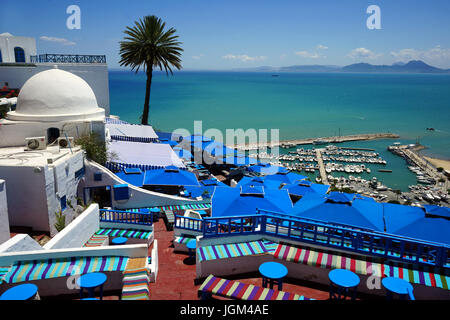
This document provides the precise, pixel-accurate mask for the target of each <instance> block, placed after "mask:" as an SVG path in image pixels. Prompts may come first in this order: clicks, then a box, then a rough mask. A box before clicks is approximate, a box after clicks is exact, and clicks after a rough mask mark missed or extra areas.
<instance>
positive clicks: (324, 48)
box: [316, 44, 328, 50]
mask: <svg viewBox="0 0 450 320" xmlns="http://www.w3.org/2000/svg"><path fill="white" fill-rule="evenodd" d="M316 49H317V50H327V49H328V47H327V46H324V45H323V44H319V45H317V47H316Z"/></svg>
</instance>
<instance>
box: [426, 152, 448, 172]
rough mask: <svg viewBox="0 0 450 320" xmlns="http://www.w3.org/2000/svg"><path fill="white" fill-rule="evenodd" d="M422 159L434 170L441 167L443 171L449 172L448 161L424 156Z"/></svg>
mask: <svg viewBox="0 0 450 320" xmlns="http://www.w3.org/2000/svg"><path fill="white" fill-rule="evenodd" d="M423 158H424V159H426V160H427V161H429V162H430V163H431V164H432V165H433V166H435V167H436V168H439V167H442V168H444V170H449V171H450V160H443V159H436V158H430V157H425V156H424V157H423Z"/></svg>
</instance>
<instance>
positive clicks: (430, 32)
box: [0, 0, 450, 70]
mask: <svg viewBox="0 0 450 320" xmlns="http://www.w3.org/2000/svg"><path fill="white" fill-rule="evenodd" d="M72 4H76V5H78V6H79V7H80V9H81V29H80V30H69V29H67V27H66V20H67V18H68V17H69V15H68V14H67V13H66V8H67V7H68V6H69V5H72ZM369 5H378V6H379V7H380V9H381V29H380V30H369V29H368V28H367V26H366V20H367V18H368V17H369V16H370V14H367V13H366V9H367V7H368V6H369ZM2 11H3V12H6V13H7V14H3V15H2V19H1V20H0V33H2V32H9V33H11V34H13V35H20V36H31V37H35V38H36V39H37V47H38V53H74V54H106V56H107V60H108V65H109V67H110V68H118V67H119V65H118V61H119V41H120V40H121V39H122V37H123V30H124V29H125V27H126V26H130V25H132V24H133V23H134V21H135V20H137V19H138V18H140V17H143V16H144V15H151V14H154V15H157V16H159V17H161V18H162V19H163V20H165V21H166V23H167V25H168V26H170V27H174V28H176V29H177V31H178V34H179V36H180V40H181V41H182V42H183V48H184V50H185V51H184V53H183V67H184V69H186V70H189V69H207V70H214V69H217V70H223V69H231V68H245V67H256V66H289V65H311V64H322V65H346V64H351V63H356V62H369V63H373V64H391V63H393V62H397V61H409V60H411V59H421V60H424V61H425V62H427V63H429V64H432V65H435V66H438V67H443V68H450V36H449V33H450V19H449V17H448V16H449V13H450V1H448V0H430V1H423V0H408V1H405V0H395V1H392V0H389V1H384V0H383V1H382V0H372V1H363V0H340V1H335V0H333V1H331V0H316V1H311V0H307V1H306V0H305V1H303V0H295V1H288V0H279V1H274V0H270V1H266V0H257V1H256V0H240V1H235V0H228V1H218V0H158V1H155V0H128V1H116V0H109V1H106V0H88V1H85V0H79V1H76V0H70V1H66V0H39V1H35V0H22V1H17V0H2Z"/></svg>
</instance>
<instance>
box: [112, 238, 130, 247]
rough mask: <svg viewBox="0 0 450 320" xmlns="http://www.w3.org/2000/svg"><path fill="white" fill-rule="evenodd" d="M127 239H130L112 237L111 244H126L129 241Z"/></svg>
mask: <svg viewBox="0 0 450 320" xmlns="http://www.w3.org/2000/svg"><path fill="white" fill-rule="evenodd" d="M127 241H128V239H127V238H125V237H118V238H114V239H112V240H111V244H112V245H116V246H117V245H122V244H125V243H127Z"/></svg>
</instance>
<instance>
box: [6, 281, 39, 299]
mask: <svg viewBox="0 0 450 320" xmlns="http://www.w3.org/2000/svg"><path fill="white" fill-rule="evenodd" d="M37 291H38V287H37V286H36V285H35V284H32V283H24V284H19V285H17V286H15V287H12V288H10V289H8V290H6V291H5V292H3V294H2V295H1V297H0V300H31V299H34V297H35V296H36V294H37Z"/></svg>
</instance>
